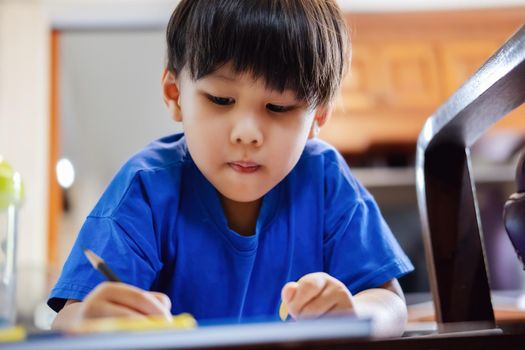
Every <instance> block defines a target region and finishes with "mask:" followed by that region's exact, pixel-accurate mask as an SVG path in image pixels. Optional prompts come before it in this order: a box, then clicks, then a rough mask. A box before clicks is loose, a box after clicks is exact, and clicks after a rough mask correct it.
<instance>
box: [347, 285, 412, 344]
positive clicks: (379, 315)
mask: <svg viewBox="0 0 525 350" xmlns="http://www.w3.org/2000/svg"><path fill="white" fill-rule="evenodd" d="M353 302H354V310H355V313H356V314H357V315H358V316H364V317H367V316H368V317H372V319H373V332H374V335H375V336H378V337H396V336H401V335H402V334H403V332H404V330H405V325H406V322H407V307H406V304H405V296H404V294H403V290H402V289H401V286H400V285H399V282H398V281H397V279H395V278H394V279H392V280H390V281H388V282H387V283H385V284H383V285H382V286H381V287H380V288H371V289H366V290H364V291H362V292H360V293H357V294H356V295H354V296H353Z"/></svg>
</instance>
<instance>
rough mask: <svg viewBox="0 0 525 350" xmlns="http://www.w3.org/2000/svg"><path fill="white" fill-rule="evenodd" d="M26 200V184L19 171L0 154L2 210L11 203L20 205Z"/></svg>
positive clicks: (0, 205)
mask: <svg viewBox="0 0 525 350" xmlns="http://www.w3.org/2000/svg"><path fill="white" fill-rule="evenodd" d="M23 200H24V184H23V183H22V177H21V176H20V174H19V173H17V172H16V171H14V170H13V168H12V167H11V165H9V163H8V162H6V161H5V160H4V159H3V157H2V156H0V211H2V210H5V209H7V207H9V206H10V205H15V206H17V207H19V206H20V205H21V204H22V202H23Z"/></svg>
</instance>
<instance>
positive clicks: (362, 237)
mask: <svg viewBox="0 0 525 350" xmlns="http://www.w3.org/2000/svg"><path fill="white" fill-rule="evenodd" d="M325 168H326V170H325V232H324V247H323V249H324V265H325V271H326V272H327V273H329V274H330V275H332V276H334V277H336V278H337V279H339V280H340V281H342V282H343V283H345V284H346V285H347V287H348V289H349V290H350V291H351V292H352V294H356V293H359V292H360V291H362V290H364V289H368V288H374V287H378V286H380V285H382V284H383V283H385V282H387V281H389V280H391V279H393V278H398V277H401V276H402V275H404V274H406V273H408V272H410V271H412V270H413V266H412V264H411V262H410V260H409V259H408V257H407V256H406V255H405V253H404V252H403V250H402V249H401V247H400V246H399V244H398V242H397V240H396V239H395V237H394V235H393V234H392V232H391V230H390V228H389V227H388V225H387V224H386V222H385V220H384V219H383V217H382V215H381V213H380V211H379V208H378V206H377V204H376V202H375V200H374V199H373V197H372V196H371V195H370V194H369V193H368V191H366V189H365V188H364V187H363V186H362V185H361V184H360V183H359V182H358V181H357V179H355V178H354V177H353V175H352V174H351V173H350V170H349V168H348V166H347V165H346V163H345V162H344V160H343V159H342V158H341V157H340V156H338V157H337V158H336V159H334V160H329V161H328V163H327V164H326V166H325Z"/></svg>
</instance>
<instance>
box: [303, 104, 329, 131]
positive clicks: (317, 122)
mask: <svg viewBox="0 0 525 350" xmlns="http://www.w3.org/2000/svg"><path fill="white" fill-rule="evenodd" d="M331 114H332V105H331V104H330V105H327V106H320V107H318V108H317V109H316V110H315V117H314V120H313V122H312V126H311V128H310V134H309V135H308V138H309V139H313V138H315V137H317V135H318V134H319V130H320V129H321V127H322V126H323V125H324V124H325V123H326V121H327V120H328V118H330V115H331Z"/></svg>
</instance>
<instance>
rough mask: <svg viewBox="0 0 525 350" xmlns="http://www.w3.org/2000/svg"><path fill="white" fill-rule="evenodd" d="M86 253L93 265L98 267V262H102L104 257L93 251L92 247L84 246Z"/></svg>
mask: <svg viewBox="0 0 525 350" xmlns="http://www.w3.org/2000/svg"><path fill="white" fill-rule="evenodd" d="M84 254H85V255H86V257H87V259H88V260H89V262H90V263H91V265H93V267H95V268H97V266H98V264H100V263H101V262H102V259H100V257H99V256H98V255H97V254H95V253H93V252H92V251H91V250H90V249H87V248H84Z"/></svg>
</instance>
